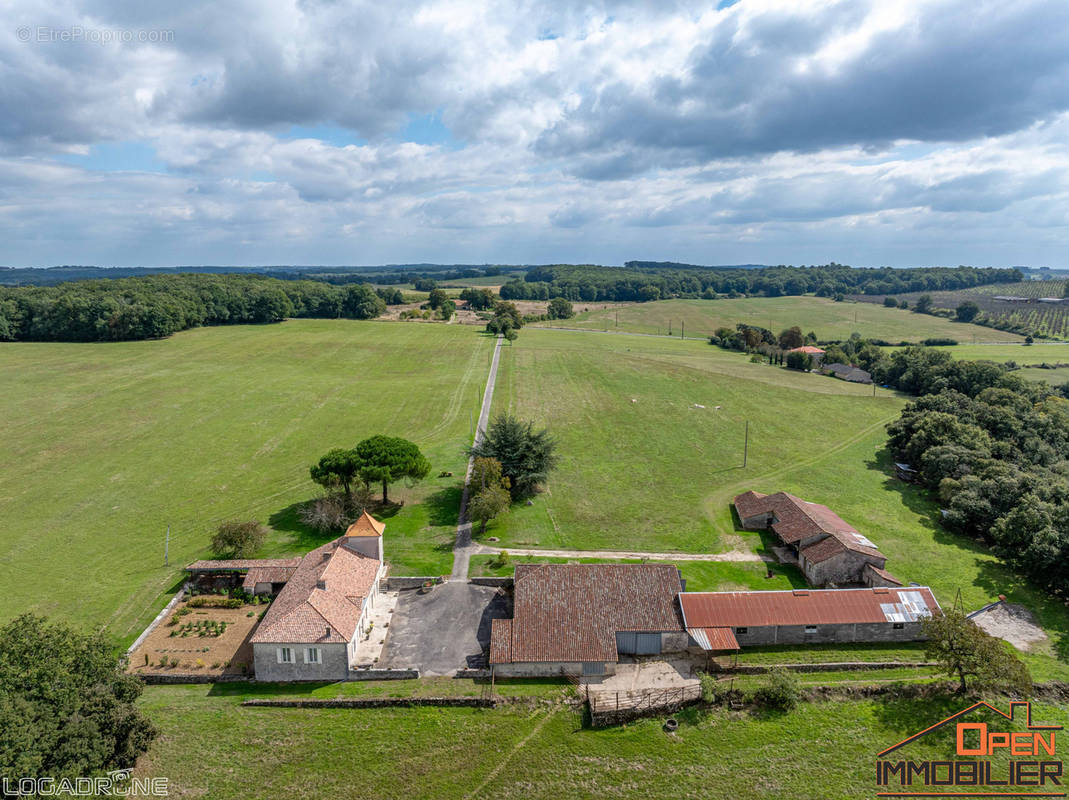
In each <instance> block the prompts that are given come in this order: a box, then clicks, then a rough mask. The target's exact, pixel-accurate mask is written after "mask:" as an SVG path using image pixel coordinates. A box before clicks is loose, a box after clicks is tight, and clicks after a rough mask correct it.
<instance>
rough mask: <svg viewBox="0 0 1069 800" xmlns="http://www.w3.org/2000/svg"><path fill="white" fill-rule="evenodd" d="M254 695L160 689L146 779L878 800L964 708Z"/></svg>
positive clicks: (204, 789) (235, 793) (319, 793)
mask: <svg viewBox="0 0 1069 800" xmlns="http://www.w3.org/2000/svg"><path fill="white" fill-rule="evenodd" d="M804 677H808V676H804ZM241 697H242V696H241V695H240V694H238V695H227V694H217V693H215V692H213V690H211V689H208V688H207V687H203V686H199V687H198V686H191V687H151V688H149V689H148V690H146V692H145V695H144V697H143V698H142V700H141V701H140V703H141V707H142V708H143V709H144V711H145V712H146V713H147V714H148V715H149V716H150V717H151V718H152V719H153V720H154V721H155V722H156V724H157V725H158V726H159V728H160V732H161V735H160V737H159V739H157V741H156V742H155V744H154V745H153V747H152V749H151V750H150V751H149V753H148V754H147V755H146V756H144V757H143V758H142V759H141V761H140V762H139V764H138V769H137V770H136V772H135V774H136V775H139V776H147V775H154V776H162V777H167V778H169V780H170V791H171V794H172V796H177V797H211V798H213V799H218V800H228V798H241V799H242V800H244V799H245V798H250V797H255V798H260V797H264V798H266V797H297V796H300V797H307V798H313V799H314V798H329V799H330V800H334V798H347V797H352V798H378V799H380V800H393V799H394V798H397V800H402V799H403V800H408V799H409V798H443V800H448V799H449V798H504V799H506V800H507V799H508V798H517V799H520V798H522V799H523V800H528V799H529V798H552V799H553V800H557V799H558V798H561V797H575V798H603V797H620V798H630V797H634V798H646V797H679V798H701V799H702V800H707V799H708V798H732V799H733V800H734V799H735V798H738V799H739V800H749V798H753V799H754V800H757V799H758V798H760V800H764V798H769V797H775V798H782V799H784V800H791V799H792V798H798V799H799V800H814V798H834V800H840V799H841V798H846V797H851V798H852V797H858V798H860V797H871V796H873V795H874V793H875V791H876V788H877V787H876V786H875V783H874V770H873V764H874V760H875V755H876V753H877V752H878V751H879V750H882V749H883V748H884V747H887V746H889V745H891V744H894V743H895V742H897V741H900V740H901V739H903V738H905V737H906V736H908V735H910V734H912V733H914V732H916V731H918V730H922V729H923V728H925V727H927V726H928V725H931V724H933V723H934V722H937V721H939V720H940V719H942V718H944V717H946V716H948V715H949V714H951V713H953V712H954V711H957V710H959V709H960V707H961V704H960V703H959V702H956V701H954V700H947V701H938V700H937V701H923V702H922V701H915V700H896V699H891V698H886V699H879V700H868V701H829V702H821V703H803V704H802V705H800V706H799V707H798V708H797V709H796V710H795V711H793V712H791V713H789V714H768V715H754V714H751V713H749V712H732V711H727V710H724V709H713V710H711V711H702V710H699V709H696V708H691V709H686V710H684V711H683V712H681V713H679V714H677V715H676V717H677V718H678V719H679V720H680V723H681V724H680V727H679V730H678V731H677V732H676V733H675V734H667V733H665V732H664V731H663V730H662V727H661V725H662V721H663V720H661V719H657V718H653V719H646V720H639V721H636V722H632V723H629V724H627V725H625V726H620V727H613V728H603V729H590V728H585V727H583V721H582V717H581V715H580V714H578V713H576V712H573V711H571V710H569V709H568V708H567V707H563V706H561V705H549V706H547V705H544V704H536V705H519V706H512V707H507V708H504V709H499V710H493V711H490V710H481V709H459V708H408V709H393V708H390V709H374V710H355V709H280V708H242V707H241V706H240V705H239V702H240V699H241ZM1004 703H1005V701H1000V702H999V705H1000V706H1001V705H1004ZM980 713H982V712H980ZM988 713H990V712H988ZM1033 713H1034V718H1035V719H1036V720H1037V721H1040V722H1053V723H1055V724H1057V723H1059V722H1061V721H1062V720H1064V719H1065V715H1066V708H1065V707H1064V706H1062V707H1059V706H1053V705H1048V704H1036V705H1035V706H1034V707H1033ZM992 716H993V715H992ZM989 721H990V722H993V721H994V720H993V719H991V720H989ZM1000 730H1001V728H1000ZM953 751H954V737H953V735H947V736H941V737H936V736H929V737H925V738H924V739H921V740H918V741H917V742H915V743H914V744H911V745H909V752H908V755H905V751H903V754H904V756H903V757H909V758H914V759H917V760H921V759H938V758H944V759H945V758H948V757H950V758H953ZM818 754H819V755H818ZM995 760H996V762H997V764H998V765H999V766H1002V768H1003V769H1005V767H1004V765H1003V763H1002V759H995Z"/></svg>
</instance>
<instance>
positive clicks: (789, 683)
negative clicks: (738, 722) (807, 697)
mask: <svg viewBox="0 0 1069 800" xmlns="http://www.w3.org/2000/svg"><path fill="white" fill-rule="evenodd" d="M800 695H801V691H800V689H799V686H798V676H797V675H795V674H794V673H793V672H790V671H788V670H785V669H783V668H782V667H777V668H775V669H772V670H770V671H769V673H768V678H767V680H766V683H765V685H764V686H761V687H759V688H757V689H755V690H754V693H753V701H754V703H756V704H757V705H758V706H759V707H761V708H766V709H770V710H775V711H790V710H791V709H792V708H794V707H795V706H796V705H798V699H799V697H800Z"/></svg>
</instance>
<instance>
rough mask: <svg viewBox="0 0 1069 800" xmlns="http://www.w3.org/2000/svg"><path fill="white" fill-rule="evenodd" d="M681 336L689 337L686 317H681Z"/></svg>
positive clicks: (683, 337) (681, 337)
mask: <svg viewBox="0 0 1069 800" xmlns="http://www.w3.org/2000/svg"><path fill="white" fill-rule="evenodd" d="M679 338H680V339H686V338H687V321H686V320H685V319H681V320H680V321H679Z"/></svg>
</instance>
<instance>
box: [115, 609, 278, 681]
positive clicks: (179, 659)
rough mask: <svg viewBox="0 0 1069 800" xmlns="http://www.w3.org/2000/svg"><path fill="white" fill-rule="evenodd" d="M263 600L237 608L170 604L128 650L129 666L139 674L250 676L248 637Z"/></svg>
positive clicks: (252, 629)
mask: <svg viewBox="0 0 1069 800" xmlns="http://www.w3.org/2000/svg"><path fill="white" fill-rule="evenodd" d="M265 610H266V607H265V606H263V605H243V606H241V607H240V608H210V607H208V608H195V607H191V606H190V604H189V601H186V602H183V603H180V604H179V605H178V606H176V607H175V609H174V613H173V614H171V615H170V616H168V618H167V619H165V620H163V621H162V622H161V623H160V624H159V625H158V626H157V627H156V628H155V629H154V630H153V631H152V633H150V634H149V635H148V636H147V637H146V638H145V641H143V642H142V643H141V644H140V646H139V647H138V648H137V649H136V650H135V651H134V652H133V653H131V654H130V667H129V670H130V671H131V672H133V673H135V674H138V675H150V674H151V675H158V674H165V675H166V674H172V673H174V674H178V673H182V674H197V675H208V676H212V675H214V676H222V675H251V674H252V670H253V666H252V644H251V642H250V641H249V640H250V639H251V637H252V632H253V631H254V630H255V629H256V625H257V623H259V621H260V616H261V615H262V614H263V612H264V611H265Z"/></svg>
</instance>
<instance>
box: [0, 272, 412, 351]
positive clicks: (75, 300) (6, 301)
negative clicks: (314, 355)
mask: <svg viewBox="0 0 1069 800" xmlns="http://www.w3.org/2000/svg"><path fill="white" fill-rule="evenodd" d="M403 300H404V298H403V297H402V296H401V293H400V292H399V291H397V290H396V289H380V290H378V291H376V290H375V289H374V288H372V287H371V286H369V285H367V284H350V285H347V286H334V285H331V284H328V283H322V282H319V281H282V280H277V279H274V278H264V277H261V276H254V275H212V274H195V273H185V274H176V275H150V276H144V277H135V278H119V279H115V280H94V281H77V282H72V283H63V284H59V285H57V286H20V287H0V341H58V342H100V341H128V340H134V339H158V338H162V337H165V336H170V335H171V334H172V333H176V332H178V331H182V330H186V329H187V328H195V327H199V326H202V325H228V324H242V323H268V322H279V321H280V320H283V319H285V318H287V317H316V318H329V319H336V318H349V319H372V318H374V317H377V316H379V315H380V314H382V313H383V312H384V311H385V310H386V305H387V303H388V302H389V303H391V304H393V303H400V302H403Z"/></svg>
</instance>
